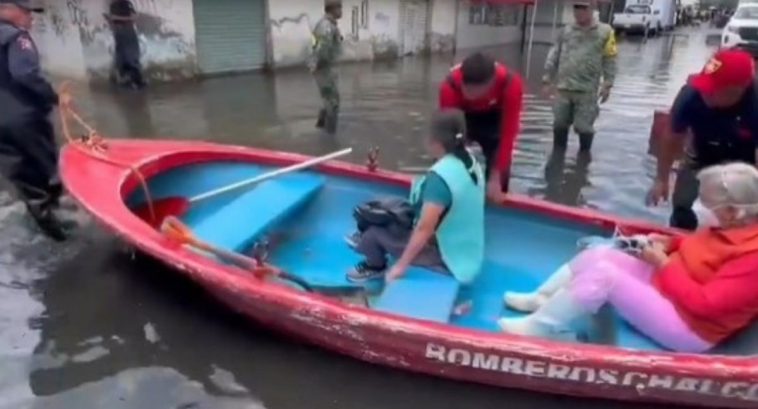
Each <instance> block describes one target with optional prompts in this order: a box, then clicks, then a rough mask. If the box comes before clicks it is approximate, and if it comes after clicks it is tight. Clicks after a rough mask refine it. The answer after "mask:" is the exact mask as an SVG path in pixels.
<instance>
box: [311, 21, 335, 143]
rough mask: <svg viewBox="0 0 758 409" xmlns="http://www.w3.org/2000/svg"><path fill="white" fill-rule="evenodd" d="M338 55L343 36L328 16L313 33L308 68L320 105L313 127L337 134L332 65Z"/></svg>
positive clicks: (333, 70)
mask: <svg viewBox="0 0 758 409" xmlns="http://www.w3.org/2000/svg"><path fill="white" fill-rule="evenodd" d="M341 52H342V35H341V34H340V30H339V28H338V27H337V23H336V22H335V21H334V20H333V19H332V18H330V17H329V16H328V15H327V16H324V18H322V19H321V20H320V21H319V22H318V24H316V27H315V28H314V29H313V48H312V51H311V56H310V60H309V61H308V68H310V70H311V72H312V73H313V77H314V78H315V79H316V85H317V86H318V90H319V93H320V94H321V100H322V102H323V107H322V108H321V111H320V112H319V116H318V122H317V124H316V126H318V127H319V128H320V127H323V128H324V129H325V130H326V131H327V132H329V133H335V132H336V131H337V115H338V113H339V106H340V94H339V90H338V89H337V72H336V71H335V69H334V64H335V62H336V61H337V59H338V58H339V56H340V54H341Z"/></svg>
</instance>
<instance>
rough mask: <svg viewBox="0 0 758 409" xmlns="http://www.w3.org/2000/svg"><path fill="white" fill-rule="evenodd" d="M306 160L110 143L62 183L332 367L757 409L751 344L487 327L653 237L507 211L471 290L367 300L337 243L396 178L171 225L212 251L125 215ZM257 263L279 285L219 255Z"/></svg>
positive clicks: (750, 336) (212, 210) (492, 219)
mask: <svg viewBox="0 0 758 409" xmlns="http://www.w3.org/2000/svg"><path fill="white" fill-rule="evenodd" d="M306 159H307V158H304V157H302V156H299V155H294V154H289V153H282V152H272V151H266V150H260V149H253V148H243V147H237V146H225V145H217V144H210V143H202V142H194V141H168V140H149V141H148V140H113V141H110V142H109V144H108V146H107V148H106V149H105V150H99V151H97V152H92V151H90V150H89V149H88V148H87V147H86V146H82V145H80V144H76V145H73V144H69V145H68V146H67V147H66V148H64V150H63V153H62V156H61V175H62V179H63V181H64V182H65V184H66V186H67V188H68V191H69V192H70V194H71V195H72V196H73V197H74V198H76V199H77V200H78V201H79V202H80V203H81V205H82V206H83V207H84V208H86V209H87V210H88V211H89V212H90V213H91V214H92V215H93V216H94V217H95V218H96V219H97V220H98V221H99V222H101V223H102V224H103V225H104V226H105V227H106V228H107V229H109V230H110V231H112V232H113V233H115V234H116V235H118V236H120V237H121V238H123V239H124V240H125V241H127V242H129V243H131V244H132V245H134V246H136V247H138V248H139V249H140V250H141V251H143V252H144V253H147V254H149V255H151V256H153V257H155V258H156V259H158V260H161V261H162V262H165V263H167V264H169V265H170V266H172V267H174V268H175V269H176V270H178V271H179V272H180V273H181V274H183V275H185V276H186V277H188V278H190V279H192V280H194V281H196V282H198V283H200V284H201V285H202V286H204V287H205V288H206V289H207V290H208V291H209V292H210V293H211V294H213V295H214V296H216V297H217V298H218V299H219V300H220V301H221V302H222V303H224V304H226V305H228V306H229V307H230V308H232V309H233V310H235V311H237V312H239V313H241V314H244V315H246V316H248V317H249V318H251V319H253V320H256V321H258V322H260V323H262V324H263V325H266V326H269V327H271V329H272V330H276V331H279V332H281V333H284V334H286V335H289V336H292V337H297V338H301V339H304V340H306V341H308V342H311V343H313V344H315V345H318V346H321V347H323V348H327V349H330V350H332V351H336V352H338V353H342V354H346V355H349V356H352V357H354V358H357V359H361V360H364V361H367V362H371V363H374V364H380V365H387V366H391V367H395V368H399V369H403V370H408V371H414V372H419V373H425V374H429V375H434V376H439V377H444V378H450V379H453V380H457V381H464V382H476V383H482V384H488V385H494V386H498V387H504V388H523V389H529V390H533V391H541V392H548V393H559V394H566V395H576V396H590V397H599V398H610V399H621V400H638V401H647V402H659V403H681V404H694V405H702V406H707V407H732V408H756V407H758V356H757V355H756V354H758V336H757V335H758V331H746V332H745V333H744V334H741V335H740V336H738V337H737V338H736V339H734V340H732V341H730V342H729V343H728V345H725V346H724V347H723V348H720V349H719V350H717V351H714V353H713V354H709V355H687V354H674V353H670V352H666V351H664V350H663V349H661V348H660V347H658V346H657V345H655V344H654V343H653V342H652V341H650V340H649V339H647V338H645V337H644V336H643V335H641V334H639V333H638V332H636V331H635V330H634V329H632V328H630V327H629V326H628V325H627V324H625V323H624V322H622V321H621V320H620V319H619V318H617V316H616V315H615V314H614V313H613V311H610V310H609V311H605V313H603V314H600V316H599V317H596V318H594V319H592V320H591V321H589V322H588V323H587V324H586V325H585V326H584V327H586V328H585V329H582V330H581V333H583V334H585V336H584V338H585V339H586V342H582V343H564V342H557V341H551V340H545V339H537V338H526V337H520V336H513V335H507V334H503V333H501V332H499V331H498V328H497V324H496V320H497V319H498V318H499V317H501V316H505V315H510V314H514V313H513V312H510V311H508V310H506V309H505V308H504V306H503V303H502V294H503V292H504V291H506V290H515V291H528V290H532V289H534V288H535V287H537V286H538V285H539V284H540V283H541V282H542V281H543V280H544V279H545V278H546V277H547V275H548V274H550V273H551V272H553V271H554V270H555V269H556V268H557V267H558V266H560V265H561V264H563V263H564V262H566V261H567V260H569V259H570V258H571V257H572V256H573V255H574V254H575V253H576V252H577V242H578V241H580V240H581V239H583V238H586V237H589V236H601V237H611V236H612V235H613V233H614V231H615V230H617V229H619V228H620V229H622V230H624V231H628V232H631V233H645V232H650V231H654V230H655V228H654V227H651V226H646V225H643V224H638V223H634V222H628V221H623V220H619V219H615V218H612V217H609V216H605V215H602V214H597V213H590V212H587V211H584V210H577V209H571V208H567V207H561V206H557V205H553V204H548V203H544V202H538V201H534V200H530V199H527V198H513V199H509V201H507V202H506V203H504V204H503V205H502V206H500V207H491V208H489V209H488V210H487V224H486V226H487V249H486V252H487V254H486V262H485V265H484V268H483V272H482V274H481V275H480V276H479V278H478V279H477V280H476V281H475V282H474V283H473V284H471V285H470V286H466V287H461V286H459V285H458V283H457V282H455V281H454V280H452V278H447V277H444V276H441V275H438V274H434V273H431V272H429V271H424V270H422V269H418V268H414V269H411V270H410V271H409V273H408V275H407V276H406V277H405V278H403V279H401V280H399V281H396V282H394V283H392V284H389V285H388V286H386V288H364V287H357V286H356V285H354V284H351V283H349V282H347V281H346V280H345V273H346V272H347V271H348V270H349V269H350V268H351V267H352V266H353V265H354V264H355V263H356V262H357V261H359V255H358V254H356V253H355V252H354V251H353V250H351V248H350V247H349V246H348V245H347V244H346V243H345V241H344V237H345V235H347V234H349V233H351V232H352V231H353V229H354V220H353V218H352V210H353V208H354V206H355V205H357V204H359V203H362V202H365V201H367V200H370V199H373V198H376V197H377V196H388V195H398V196H405V195H406V194H407V191H408V188H409V184H410V178H409V177H407V176H406V175H401V174H397V173H390V172H385V171H381V170H376V169H374V167H373V166H370V167H368V168H367V167H365V166H357V165H349V164H345V163H339V162H329V163H326V164H322V165H321V166H319V167H317V168H312V169H310V170H303V171H300V172H297V173H288V174H283V175H280V176H278V177H276V178H271V179H266V180H265V181H263V182H261V183H258V184H257V185H255V186H254V187H251V188H249V189H245V190H243V191H237V192H235V193H230V194H227V195H220V196H216V197H213V198H210V199H208V200H205V201H203V202H198V203H197V204H196V205H193V206H191V207H189V208H188V209H187V210H186V212H185V213H183V214H182V215H181V217H180V219H177V220H179V221H180V222H181V225H183V226H186V227H187V228H188V229H189V231H191V234H192V235H194V238H195V239H196V240H198V241H202V242H203V243H206V245H207V246H208V247H207V248H213V249H216V250H219V249H220V251H221V252H216V253H214V252H208V251H201V250H204V249H205V250H207V248H199V249H198V247H197V246H187V245H181V244H179V243H178V242H177V241H176V240H173V239H172V238H171V237H167V236H166V235H165V234H164V232H162V231H160V230H159V229H156V228H154V227H153V226H151V224H150V223H148V222H146V221H145V220H143V219H141V218H140V217H138V216H137V215H136V214H135V212H134V211H133V210H132V209H136V208H139V207H144V206H145V205H146V202H147V200H148V198H149V199H150V200H151V201H153V202H158V201H160V200H161V199H164V198H169V197H195V196H197V195H199V194H202V193H203V192H207V191H213V190H214V189H216V190H217V189H218V188H220V187H223V186H227V185H230V184H236V183H238V182H240V181H244V180H249V179H250V178H254V177H256V176H258V175H262V174H264V173H266V172H270V171H272V170H276V169H279V168H282V167H285V166H288V165H292V164H295V163H300V162H302V161H304V160H306ZM266 243H268V244H267V245H266ZM261 248H263V249H264V251H260V250H261ZM214 251H215V250H214ZM253 253H254V255H256V256H257V258H258V259H261V258H263V257H265V256H267V263H268V264H270V265H273V266H275V267H276V270H277V271H283V272H286V275H266V274H258V273H256V271H254V269H247V268H244V263H242V264H240V263H236V262H235V260H236V259H237V258H239V257H237V256H234V257H225V256H224V255H227V256H228V255H229V254H233V255H240V256H241V257H242V258H244V259H248V260H249V258H247V257H244V256H245V255H253ZM214 254H215V256H214ZM217 256H218V257H217ZM235 257H236V258H235ZM230 260H231V262H230ZM240 266H242V267H240ZM756 267H757V268H758V266H756ZM274 276H276V277H278V278H273V277H274ZM640 302H645V300H640ZM754 329H755V328H754Z"/></svg>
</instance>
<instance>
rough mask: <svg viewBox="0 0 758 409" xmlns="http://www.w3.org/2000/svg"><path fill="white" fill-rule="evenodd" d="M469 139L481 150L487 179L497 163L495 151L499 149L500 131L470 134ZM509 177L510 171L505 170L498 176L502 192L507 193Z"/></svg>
mask: <svg viewBox="0 0 758 409" xmlns="http://www.w3.org/2000/svg"><path fill="white" fill-rule="evenodd" d="M469 138H470V139H471V140H472V141H474V142H476V143H477V144H479V146H480V147H481V148H482V153H483V154H484V160H485V168H486V170H485V172H486V173H485V175H486V177H487V178H488V179H489V177H490V173H491V171H492V169H493V168H494V167H495V162H496V161H497V151H498V148H499V147H500V131H499V130H492V131H491V132H481V131H480V132H471V133H470V134H469ZM510 177H511V172H510V169H505V170H503V172H502V173H501V174H500V187H501V189H502V190H503V192H507V191H508V185H509V183H508V182H509V180H510Z"/></svg>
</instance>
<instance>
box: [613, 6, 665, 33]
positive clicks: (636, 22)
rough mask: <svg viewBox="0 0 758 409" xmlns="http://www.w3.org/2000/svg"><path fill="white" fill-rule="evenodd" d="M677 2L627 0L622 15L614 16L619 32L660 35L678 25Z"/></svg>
mask: <svg viewBox="0 0 758 409" xmlns="http://www.w3.org/2000/svg"><path fill="white" fill-rule="evenodd" d="M676 10H677V6H676V0H627V2H626V7H625V8H624V11H623V12H622V13H616V14H614V16H613V27H614V28H615V29H616V30H617V31H625V32H639V33H647V34H648V35H655V34H659V33H661V32H663V31H665V30H673V29H674V26H675V25H676Z"/></svg>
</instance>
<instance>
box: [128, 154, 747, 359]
mask: <svg viewBox="0 0 758 409" xmlns="http://www.w3.org/2000/svg"><path fill="white" fill-rule="evenodd" d="M271 170H273V169H272V168H269V167H264V166H259V165H256V164H251V163H243V162H208V163H201V164H195V165H188V166H184V167H179V168H175V169H172V170H170V171H167V172H164V173H161V174H159V175H157V176H155V177H153V178H152V179H151V180H149V187H150V191H151V193H152V195H153V198H154V199H160V198H166V197H174V196H182V197H192V196H194V195H197V194H201V193H205V192H207V191H210V190H213V189H216V188H218V187H222V186H226V185H228V184H231V183H235V182H238V181H241V180H245V179H248V178H251V177H254V176H257V175H260V174H263V173H265V172H267V171H271ZM406 194H407V192H406V191H405V190H404V189H401V188H398V187H394V186H388V185H383V184H378V183H369V182H364V181H359V180H355V179H349V178H344V177H335V176H330V175H325V174H321V173H317V172H312V171H306V172H299V173H292V174H288V175H284V176H280V177H277V178H274V179H270V180H268V181H266V182H263V183H260V184H258V185H256V186H255V187H253V188H250V189H249V190H244V191H241V192H236V193H229V194H226V195H222V196H220V197H216V198H213V199H209V200H207V201H204V202H200V203H198V204H197V205H194V206H192V207H191V208H190V210H189V211H188V213H186V214H184V215H183V216H182V220H183V221H184V222H185V223H186V224H187V225H188V226H189V227H191V228H192V229H193V231H194V232H195V235H196V236H197V237H198V238H199V239H201V240H203V241H206V242H209V243H211V244H213V245H215V246H217V247H221V248H223V249H226V250H231V251H236V252H239V253H243V254H248V255H250V254H251V251H252V248H253V247H254V246H255V245H256V243H261V242H262V241H266V242H267V243H268V245H269V262H271V263H273V264H275V265H277V266H278V267H281V268H282V269H283V270H284V271H286V272H288V273H289V274H291V275H294V276H297V277H298V278H300V279H302V280H303V281H305V282H307V283H308V284H309V286H310V287H312V288H313V289H315V290H316V291H324V292H325V293H329V294H340V293H344V294H354V293H361V294H363V299H364V301H365V303H366V305H367V306H368V307H370V308H373V309H375V310H378V311H383V312H387V313H391V314H397V315H401V316H406V317H412V318H417V319H422V320H428V321H435V322H439V323H444V324H448V325H454V326H459V327H465V328H469V329H474V330H480V331H488V332H497V331H499V328H498V326H497V320H498V319H499V318H501V317H507V316H516V315H518V313H516V312H514V311H511V310H509V309H507V308H505V306H504V304H503V293H504V292H505V291H532V290H534V289H535V288H536V287H538V286H539V285H540V283H542V282H543V281H544V280H546V278H547V277H548V276H549V275H550V274H551V273H552V272H554V271H555V270H556V269H557V268H558V267H560V266H561V265H562V264H564V263H565V262H567V261H568V260H570V259H571V258H572V257H573V256H574V255H575V254H576V252H577V241H578V240H580V239H582V238H585V237H588V236H606V237H609V236H610V235H611V233H612V232H610V231H606V230H603V229H601V228H599V227H596V226H591V225H585V224H579V223H572V222H566V221H563V220H559V219H553V218H550V217H547V216H544V215H537V214H533V213H528V212H525V211H521V210H515V209H501V208H489V209H488V210H487V215H486V217H487V220H486V243H487V244H486V246H487V247H486V259H485V263H484V266H483V269H482V272H481V274H480V275H479V277H478V278H477V279H476V280H475V281H474V282H473V283H472V284H470V285H467V286H461V285H460V284H459V283H458V282H457V281H456V280H454V279H453V278H452V277H450V276H445V275H442V274H439V273H436V272H433V271H429V270H426V269H423V268H417V267H413V268H411V269H410V270H409V271H408V273H407V274H406V276H405V277H404V278H402V279H400V280H397V281H395V282H393V283H390V284H389V285H386V286H385V285H384V283H383V282H382V280H377V281H374V282H370V283H368V284H361V285H357V284H354V283H351V282H350V281H348V280H347V279H346V274H347V272H348V271H349V270H350V269H351V268H352V267H353V266H354V265H355V264H356V263H358V262H359V261H360V260H361V256H360V255H359V254H358V253H356V252H355V251H354V250H353V249H351V248H350V246H348V245H347V243H346V241H345V237H346V236H347V235H348V234H350V233H352V232H353V231H354V230H355V221H354V219H353V217H352V210H353V208H354V207H355V206H356V205H358V204H360V203H363V202H365V201H367V200H371V199H375V198H377V197H382V196H405V195H406ZM144 200H145V198H144V195H143V192H142V191H141V190H139V189H138V190H136V191H135V192H134V193H133V194H132V195H131V196H130V197H128V198H126V203H127V205H128V206H130V207H134V206H137V205H140V204H142V203H144ZM640 302H644V300H640ZM573 325H575V326H576V330H577V333H579V334H581V335H582V337H581V338H582V341H583V342H590V343H597V344H604V345H612V346H616V347H621V348H629V349H637V350H648V351H657V350H662V348H661V347H660V346H658V345H656V344H655V342H653V341H652V340H650V339H649V338H647V337H646V336H644V335H642V334H641V333H639V332H637V331H636V330H635V329H634V328H632V327H631V326H629V325H628V324H626V323H625V322H624V321H623V320H621V319H620V318H619V317H618V316H617V315H616V314H615V313H614V312H613V311H612V310H610V309H606V310H603V311H601V313H600V314H598V315H596V316H595V317H592V318H588V319H586V320H584V321H580V322H577V323H575V324H573ZM714 353H718V354H727V355H743V356H744V355H758V325H754V326H753V328H751V329H750V330H748V331H745V333H744V334H741V335H740V336H738V337H736V339H734V340H731V341H730V342H728V343H727V344H726V345H724V346H722V347H719V349H717V350H716V351H714Z"/></svg>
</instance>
